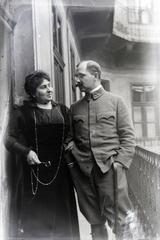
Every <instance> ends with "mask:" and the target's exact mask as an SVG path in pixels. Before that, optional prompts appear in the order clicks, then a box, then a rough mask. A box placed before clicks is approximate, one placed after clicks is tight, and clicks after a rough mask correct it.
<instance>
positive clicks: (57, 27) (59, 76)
mask: <svg viewBox="0 0 160 240" xmlns="http://www.w3.org/2000/svg"><path fill="white" fill-rule="evenodd" d="M52 10H53V46H54V48H53V51H54V71H55V98H56V100H57V101H59V102H61V103H65V92H64V67H65V63H64V61H63V56H62V23H61V19H60V16H59V15H58V13H57V10H56V8H55V7H53V9H52Z"/></svg>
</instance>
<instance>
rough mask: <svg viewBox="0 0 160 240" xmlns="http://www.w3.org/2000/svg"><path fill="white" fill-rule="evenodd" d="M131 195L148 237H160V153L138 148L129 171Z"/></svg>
mask: <svg viewBox="0 0 160 240" xmlns="http://www.w3.org/2000/svg"><path fill="white" fill-rule="evenodd" d="M127 178H128V183H129V193H130V198H131V200H132V203H133V205H134V207H135V209H136V210H137V213H138V219H139V221H140V224H141V226H142V227H143V231H144V233H145V235H146V237H150V238H151V239H159V237H160V204H159V203H160V152H158V151H155V150H148V149H146V148H145V147H142V146H138V145H137V146H136V151H135V155H134V158H133V162H132V165H131V167H130V169H129V170H128V171H127Z"/></svg>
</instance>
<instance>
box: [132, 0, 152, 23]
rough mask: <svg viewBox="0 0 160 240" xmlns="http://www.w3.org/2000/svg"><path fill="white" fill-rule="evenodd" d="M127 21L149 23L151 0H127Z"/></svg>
mask: <svg viewBox="0 0 160 240" xmlns="http://www.w3.org/2000/svg"><path fill="white" fill-rule="evenodd" d="M128 6H129V8H128V19H129V23H138V24H144V25H145V24H150V23H151V20H152V19H151V11H152V8H153V6H152V0H134V1H133V0H128Z"/></svg>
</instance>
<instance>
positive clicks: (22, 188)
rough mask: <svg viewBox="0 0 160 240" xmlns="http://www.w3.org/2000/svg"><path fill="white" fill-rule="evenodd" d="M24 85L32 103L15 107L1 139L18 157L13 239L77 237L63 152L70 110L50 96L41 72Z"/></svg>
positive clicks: (44, 77) (70, 188) (14, 191)
mask: <svg viewBox="0 0 160 240" xmlns="http://www.w3.org/2000/svg"><path fill="white" fill-rule="evenodd" d="M24 87H25V90H26V92H27V94H28V95H29V96H30V98H31V101H24V104H23V106H20V107H18V108H17V109H16V110H15V111H14V113H13V116H12V118H11V120H10V122H9V124H8V127H7V130H6V133H5V138H4V144H5V147H6V148H7V150H8V151H10V152H13V153H16V154H18V155H19V156H20V157H19V160H18V164H17V173H16V174H15V182H14V186H13V193H12V201H11V226H10V231H11V237H15V238H16V239H47V240H49V239H56V240H61V239H65V240H77V239H79V229H78V220H77V211H76V203H75V198H74V190H73V187H72V183H71V180H70V178H69V174H68V170H67V167H66V164H65V161H64V151H63V143H64V140H65V138H66V135H67V133H68V130H69V119H68V108H67V107H66V106H64V105H62V104H60V103H57V102H54V101H53V100H52V92H53V89H52V87H51V85H50V78H49V76H48V74H46V73H45V72H43V71H35V72H34V73H33V74H30V75H29V76H27V77H26V79H25V86H24ZM20 136H23V139H24V140H23V141H22V138H20ZM22 142H23V143H22Z"/></svg>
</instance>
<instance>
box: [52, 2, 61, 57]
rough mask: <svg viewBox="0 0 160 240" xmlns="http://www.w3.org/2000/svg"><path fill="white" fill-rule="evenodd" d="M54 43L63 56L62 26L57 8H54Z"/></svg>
mask: <svg viewBox="0 0 160 240" xmlns="http://www.w3.org/2000/svg"><path fill="white" fill-rule="evenodd" d="M53 41H54V47H56V48H57V51H58V52H59V53H60V55H61V56H62V25H61V20H60V17H59V16H58V14H57V11H56V9H55V7H53Z"/></svg>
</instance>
